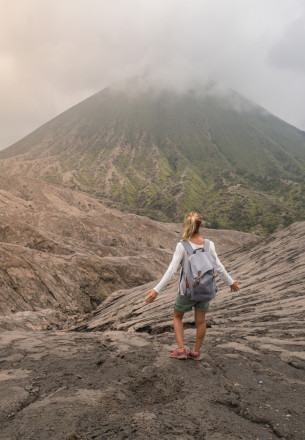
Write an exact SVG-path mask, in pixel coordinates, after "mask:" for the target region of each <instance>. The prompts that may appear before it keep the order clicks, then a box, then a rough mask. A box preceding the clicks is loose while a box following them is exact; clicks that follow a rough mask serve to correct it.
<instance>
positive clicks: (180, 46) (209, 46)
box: [0, 0, 305, 149]
mask: <svg viewBox="0 0 305 440" xmlns="http://www.w3.org/2000/svg"><path fill="white" fill-rule="evenodd" d="M0 8H1V9H0V96H1V100H0V149H2V148H5V147H7V146H9V145H11V144H12V143H14V142H15V141H17V140H19V139H21V138H22V137H23V136H24V135H26V134H28V133H29V132H31V131H32V130H34V129H35V128H37V127H38V126H40V125H41V124H43V123H44V122H47V121H48V120H49V119H51V118H53V117H54V116H56V115H57V114H59V113H61V112H62V111H64V110H66V109H67V108H69V107H71V106H72V105H74V104H77V103H78V102H79V101H81V100H82V99H84V98H86V97H88V96H90V95H91V94H93V93H95V92H97V91H99V90H101V89H102V88H104V87H105V86H107V85H108V84H111V83H113V82H117V81H120V80H122V79H124V78H127V77H131V76H133V75H141V74H144V73H145V74H146V75H147V76H148V77H150V78H153V80H154V81H155V82H156V81H157V82H158V81H160V82H162V83H163V84H164V83H165V84H171V85H174V86H175V87H178V88H185V87H187V84H188V83H189V82H192V81H194V80H195V81H196V80H198V79H202V78H203V79H206V80H210V79H211V80H216V81H218V82H220V83H221V84H223V85H224V86H225V87H230V88H233V89H235V90H237V91H239V92H240V93H242V94H243V95H245V96H246V97H248V98H250V99H252V100H253V101H255V102H257V103H259V104H261V105H262V106H263V107H265V108H266V109H267V110H269V111H271V112H272V113H274V114H275V115H277V116H279V117H280V118H282V119H284V120H286V121H288V122H290V123H291V124H293V125H295V126H297V127H299V128H301V129H304V130H305V1H304V0H188V1H185V0H183V1H182V0H51V1H50V0H0Z"/></svg>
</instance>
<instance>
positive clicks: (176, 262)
mask: <svg viewBox="0 0 305 440" xmlns="http://www.w3.org/2000/svg"><path fill="white" fill-rule="evenodd" d="M183 254H184V247H183V245H182V244H181V243H180V242H179V243H178V244H177V246H176V250H175V253H174V255H173V258H172V261H171V263H170V265H169V266H168V268H167V270H166V272H165V274H164V275H163V277H162V279H161V281H160V282H159V283H158V284H157V286H156V287H154V288H153V289H150V290H148V291H147V292H146V293H145V295H146V299H145V301H146V302H147V303H151V302H152V301H154V300H155V299H156V297H157V295H158V293H159V292H161V290H162V289H163V288H164V287H165V286H166V285H167V284H168V283H169V282H170V280H171V279H172V278H173V276H174V274H175V273H176V272H177V270H178V267H179V266H180V263H181V261H182V259H183Z"/></svg>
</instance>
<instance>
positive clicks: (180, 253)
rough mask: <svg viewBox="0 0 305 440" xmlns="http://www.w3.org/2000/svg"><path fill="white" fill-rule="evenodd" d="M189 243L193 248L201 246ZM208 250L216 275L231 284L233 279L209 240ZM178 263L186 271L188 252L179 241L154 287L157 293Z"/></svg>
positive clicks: (175, 269)
mask: <svg viewBox="0 0 305 440" xmlns="http://www.w3.org/2000/svg"><path fill="white" fill-rule="evenodd" d="M189 243H190V245H191V246H192V248H193V249H198V248H202V245H198V244H194V243H192V242H191V241H189ZM209 252H210V254H212V255H213V257H214V260H215V267H214V269H215V272H216V273H217V275H219V277H220V278H221V279H222V281H223V282H224V283H225V284H227V285H228V286H231V285H232V284H233V283H234V281H233V279H232V278H231V277H230V275H229V274H228V272H227V271H226V269H225V268H224V266H223V265H222V264H221V262H220V260H219V258H218V256H217V254H216V250H215V245H214V243H213V242H212V241H210V248H209ZM180 264H181V265H182V267H183V272H184V273H187V270H188V265H189V261H188V254H187V252H186V250H185V248H184V246H183V244H182V243H181V242H180V241H179V243H178V244H177V246H176V250H175V253H174V255H173V259H172V261H171V263H170V265H169V266H168V268H167V270H166V272H165V274H164V275H163V278H162V279H161V281H160V282H159V283H158V284H157V286H156V287H154V290H155V291H156V292H157V293H160V292H161V290H162V289H163V288H164V287H165V286H167V284H168V283H169V282H170V280H171V279H172V278H173V276H174V274H175V273H176V272H177V270H178V268H179V266H180Z"/></svg>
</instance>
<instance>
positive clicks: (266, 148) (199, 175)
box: [0, 80, 305, 234]
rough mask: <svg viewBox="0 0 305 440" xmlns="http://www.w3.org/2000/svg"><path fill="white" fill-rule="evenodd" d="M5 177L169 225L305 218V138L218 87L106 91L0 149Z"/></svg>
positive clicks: (247, 227)
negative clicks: (189, 214) (200, 218)
mask: <svg viewBox="0 0 305 440" xmlns="http://www.w3.org/2000/svg"><path fill="white" fill-rule="evenodd" d="M0 169H1V170H3V171H10V172H18V173H20V172H21V173H22V174H25V175H29V176H32V177H38V178H40V179H43V180H45V181H47V182H52V183H56V184H59V185H63V186H68V187H71V188H76V189H80V190H82V191H87V192H89V193H91V194H94V195H95V196H97V197H100V198H102V199H103V200H104V201H105V200H108V201H109V203H110V204H112V205H113V206H116V207H119V208H120V209H125V210H127V211H130V212H136V213H138V214H142V215H147V216H149V217H151V218H154V219H158V220H163V221H168V220H170V221H180V220H181V219H182V218H183V215H184V213H185V212H186V211H188V210H190V209H193V210H199V211H201V212H202V213H203V215H204V216H205V218H206V220H207V225H210V226H212V227H214V228H218V227H222V228H230V229H237V230H242V231H253V232H257V233H263V234H266V233H270V232H273V231H275V230H276V229H278V228H279V227H281V226H288V225H289V224H290V223H292V222H293V221H298V220H303V219H305V184H304V181H305V133H304V132H303V131H301V130H298V129H297V128H295V127H293V126H291V125H289V124H287V123H285V122H284V121H282V120H280V119H279V118H277V117H275V116H273V115H271V114H270V113H268V112H267V111H266V110H264V109H263V108H261V107H260V106H258V105H256V104H253V103H251V102H250V101H249V100H247V99H245V98H243V97H242V96H241V95H239V94H238V93H236V92H233V91H226V92H219V91H218V90H216V89H215V88H213V87H212V89H211V88H208V89H201V90H190V91H188V92H185V93H177V92H173V91H170V90H162V91H160V90H159V91H157V90H155V89H152V88H149V87H142V84H141V86H139V84H138V82H137V80H134V81H131V82H129V83H127V85H126V86H125V88H124V87H112V88H107V89H104V90H102V91H101V92H99V93H97V94H95V95H93V96H91V97H90V98H88V99H86V100H85V101H82V102H81V103H79V104H78V105H76V106H74V107H72V108H71V109H69V110H67V111H65V112H64V113H62V114H61V115H59V116H57V117H56V118H54V119H53V120H51V121H49V122H47V123H46V124H44V125H43V126H41V127H40V128H38V129H37V130H35V131H34V132H33V133H31V134H30V135H28V136H26V137H25V138H24V139H22V140H20V141H19V142H17V143H16V144H14V145H12V146H11V147H9V148H7V149H5V150H3V151H1V152H0Z"/></svg>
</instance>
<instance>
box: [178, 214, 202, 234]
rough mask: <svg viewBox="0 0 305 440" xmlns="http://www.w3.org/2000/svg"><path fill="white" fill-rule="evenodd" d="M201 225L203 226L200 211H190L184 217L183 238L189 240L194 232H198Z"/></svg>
mask: <svg viewBox="0 0 305 440" xmlns="http://www.w3.org/2000/svg"><path fill="white" fill-rule="evenodd" d="M201 226H203V220H202V217H201V215H200V214H198V212H193V211H192V212H189V213H188V214H187V215H186V216H185V217H184V222H183V237H182V240H189V239H190V238H191V237H192V236H193V235H194V234H198V232H199V228H200V227H201Z"/></svg>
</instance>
